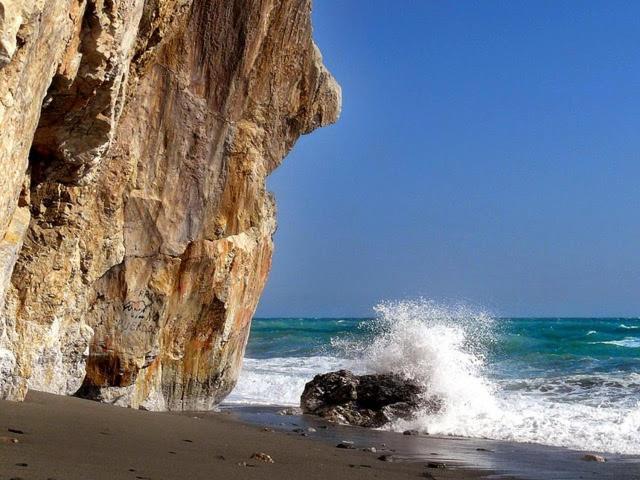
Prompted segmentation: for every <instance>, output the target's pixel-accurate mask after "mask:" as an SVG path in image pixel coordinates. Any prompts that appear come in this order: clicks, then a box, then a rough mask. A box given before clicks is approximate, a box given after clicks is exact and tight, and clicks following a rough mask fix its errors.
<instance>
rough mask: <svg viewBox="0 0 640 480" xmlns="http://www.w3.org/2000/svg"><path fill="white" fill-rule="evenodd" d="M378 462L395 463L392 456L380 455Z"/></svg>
mask: <svg viewBox="0 0 640 480" xmlns="http://www.w3.org/2000/svg"><path fill="white" fill-rule="evenodd" d="M378 460H380V461H381V462H393V457H392V456H391V455H380V456H379V457H378Z"/></svg>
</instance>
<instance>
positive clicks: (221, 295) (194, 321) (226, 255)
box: [0, 0, 340, 410]
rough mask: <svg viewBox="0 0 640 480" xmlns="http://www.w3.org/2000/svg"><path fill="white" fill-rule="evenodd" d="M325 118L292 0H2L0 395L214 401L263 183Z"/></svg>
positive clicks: (264, 217) (327, 98) (247, 301)
mask: <svg viewBox="0 0 640 480" xmlns="http://www.w3.org/2000/svg"><path fill="white" fill-rule="evenodd" d="M339 110H340V89H339V87H338V85H337V84H336V82H335V81H334V79H333V78H332V76H331V75H330V74H329V73H328V71H327V70H326V69H325V67H324V66H323V64H322V58H321V56H320V53H319V51H318V49H317V48H316V46H315V44H314V43H313V41H312V38H311V23H310V0H224V1H220V0H200V1H194V0H163V1H158V0H46V1H45V0H0V125H1V128H0V174H1V175H0V397H2V398H9V399H21V398H23V397H24V395H25V393H26V391H27V388H34V389H37V390H44V391H48V392H53V393H59V394H78V395H82V396H85V397H89V398H93V399H97V400H102V401H108V402H112V403H115V404H118V405H123V406H131V407H134V408H148V409H153V410H164V409H172V410H181V409H208V408H211V407H212V405H214V404H215V403H217V402H218V401H220V400H221V399H222V398H223V397H224V396H225V395H226V394H227V393H228V392H229V391H230V390H231V389H232V388H233V386H234V384H235V381H236V378H237V375H238V371H239V368H240V365H241V361H242V356H243V353H244V347H245V344H246V340H247V336H248V333H249V326H250V322H251V317H252V315H253V313H254V311H255V308H256V304H257V301H258V298H259V296H260V293H261V291H262V288H263V286H264V283H265V281H266V278H267V274H268V272H269V268H270V263H271V254H272V250H273V244H272V239H271V237H272V234H273V233H274V231H275V208H274V201H273V199H272V197H271V196H270V194H269V193H268V192H267V191H266V189H265V179H266V177H267V175H268V174H269V173H270V172H271V171H273V169H275V168H276V167H277V166H278V165H279V164H280V162H281V161H282V159H283V157H284V156H285V155H286V154H287V153H288V151H289V150H290V149H291V148H292V146H293V145H294V143H295V141H296V140H297V139H298V137H299V136H300V135H302V134H306V133H309V132H311V131H312V130H314V129H315V128H318V127H321V126H324V125H327V124H329V123H332V122H334V121H335V120H336V119H337V117H338V115H339Z"/></svg>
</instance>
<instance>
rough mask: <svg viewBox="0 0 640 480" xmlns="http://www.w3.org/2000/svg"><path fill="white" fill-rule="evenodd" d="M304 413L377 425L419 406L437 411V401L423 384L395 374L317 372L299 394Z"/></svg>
mask: <svg viewBox="0 0 640 480" xmlns="http://www.w3.org/2000/svg"><path fill="white" fill-rule="evenodd" d="M300 406H301V407H302V411H303V412H304V413H308V414H312V415H318V416H320V417H324V418H325V419H327V420H329V421H331V422H335V423H340V424H344V425H357V426H360V427H369V428H378V427H381V426H383V425H385V424H386V423H389V422H391V421H392V420H394V419H398V418H404V419H408V418H411V417H412V416H413V415H414V413H415V412H416V411H417V410H418V409H423V410H424V409H428V410H429V411H432V412H436V411H437V410H439V409H440V408H441V404H440V402H439V401H438V400H436V399H433V398H426V395H425V391H424V389H423V388H422V386H420V385H418V384H417V383H415V382H412V381H410V380H407V379H405V378H403V377H401V376H400V375H397V374H394V373H383V374H377V375H360V376H358V375H354V374H353V373H351V372H350V371H348V370H339V371H337V372H330V373H325V374H322V375H316V376H315V377H314V378H313V380H311V381H310V382H309V383H307V384H306V385H305V388H304V392H302V396H301V397H300Z"/></svg>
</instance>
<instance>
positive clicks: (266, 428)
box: [262, 427, 273, 432]
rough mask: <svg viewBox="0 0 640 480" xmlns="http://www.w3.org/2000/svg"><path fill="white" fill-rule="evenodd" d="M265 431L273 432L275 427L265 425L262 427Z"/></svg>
mask: <svg viewBox="0 0 640 480" xmlns="http://www.w3.org/2000/svg"><path fill="white" fill-rule="evenodd" d="M262 431H263V432H273V428H269V427H264V428H263V429H262Z"/></svg>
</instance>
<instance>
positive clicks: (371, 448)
mask: <svg viewBox="0 0 640 480" xmlns="http://www.w3.org/2000/svg"><path fill="white" fill-rule="evenodd" d="M362 451H363V452H371V453H376V451H377V450H376V447H368V448H363V449H362Z"/></svg>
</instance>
